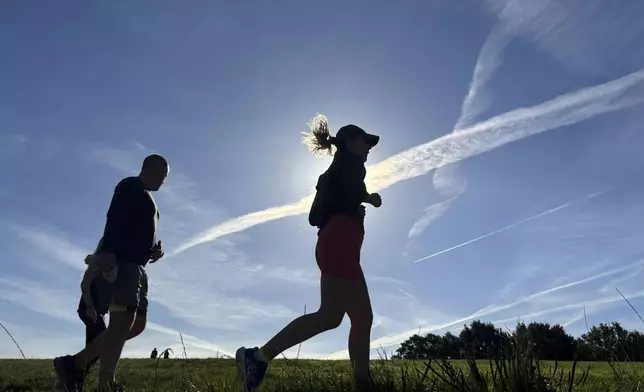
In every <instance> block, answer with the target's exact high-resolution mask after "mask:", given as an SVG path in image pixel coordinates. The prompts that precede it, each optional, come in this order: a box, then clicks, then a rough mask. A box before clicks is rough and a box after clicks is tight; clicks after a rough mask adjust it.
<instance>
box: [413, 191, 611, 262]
mask: <svg viewBox="0 0 644 392" xmlns="http://www.w3.org/2000/svg"><path fill="white" fill-rule="evenodd" d="M613 189H615V188H609V189H604V190H602V191H599V192H593V193H591V194H590V195H588V196H586V197H584V198H581V199H577V200H574V201H571V202H568V203H566V204H562V205H560V206H558V207H555V208H551V209H549V210H547V211H543V212H541V213H539V214H537V215H533V216H531V217H529V218H525V219H523V220H520V221H518V222H515V223H513V224H511V225H507V226H504V227H502V228H500V229H498V230H494V231H492V232H489V233H487V234H483V235H482V236H479V237H476V238H473V239H471V240H469V241H465V242H462V243H460V244H458V245H454V246H452V247H449V248H447V249H443V250H441V251H439V252H436V253H432V254H431V255H429V256H425V257H423V258H421V259H418V260H416V261H414V264H416V263H420V262H421V261H425V260H428V259H431V258H433V257H436V256H440V255H442V254H444V253H447V252H451V251H453V250H456V249H459V248H462V247H464V246H467V245H469V244H471V243H473V242H477V241H481V240H484V239H486V238H488V237H492V236H493V235H496V234H499V233H502V232H504V231H507V230H510V229H512V228H515V227H517V226H521V225H523V224H525V223H528V222H531V221H533V220H535V219H539V218H541V217H543V216H546V215H550V214H552V213H553V212H557V211H560V210H563V209H564V208H568V207H571V206H573V205H575V204H578V203H581V202H584V201H588V200H590V199H593V198H595V197H598V196H600V195H603V194H604V193H606V192H609V191H611V190H613Z"/></svg>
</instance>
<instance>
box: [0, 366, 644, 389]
mask: <svg viewBox="0 0 644 392" xmlns="http://www.w3.org/2000/svg"><path fill="white" fill-rule="evenodd" d="M449 363H450V364H451V365H453V366H454V368H456V369H457V370H458V369H463V370H465V371H466V372H467V369H468V366H467V363H466V362H465V361H451V362H449ZM477 366H478V367H479V369H481V371H482V372H483V373H485V374H489V370H490V364H489V362H487V361H478V362H477ZM553 366H554V363H550V362H544V363H542V365H541V367H542V369H544V370H543V373H548V374H551V373H552V368H553ZM425 368H426V365H425V364H424V363H423V362H422V361H400V360H399V361H374V363H373V372H374V378H375V379H376V381H377V384H378V390H383V391H427V390H430V391H431V390H436V391H457V390H458V391H481V390H482V389H481V388H480V387H479V388H476V387H474V386H465V385H463V386H460V387H458V388H456V389H454V388H450V387H449V385H448V384H446V383H445V382H444V381H442V382H441V380H440V379H439V377H438V376H437V375H436V374H434V373H433V372H432V371H431V370H430V371H429V372H428V375H427V376H426V377H423V374H424V373H425ZM433 368H434V370H436V371H438V372H443V373H442V374H444V371H442V370H441V369H440V363H436V364H435V365H433ZM588 368H589V372H588V377H587V380H586V382H585V383H584V385H580V386H578V387H575V388H574V389H573V390H574V391H589V392H590V391H592V392H600V391H644V364H639V363H638V364H618V365H616V369H617V374H616V373H615V372H614V371H613V368H612V367H611V366H610V365H609V364H607V363H601V362H592V363H578V364H577V372H576V377H575V378H576V379H577V380H579V379H581V377H582V372H583V370H585V369H588ZM558 369H559V370H558V374H559V373H560V372H561V371H562V370H563V372H562V373H561V374H562V375H563V380H564V383H563V384H565V385H566V388H558V387H557V388H555V389H554V390H562V391H563V390H568V382H567V376H568V372H569V371H570V370H571V369H572V363H560V364H558ZM118 374H119V379H120V381H121V382H123V384H125V386H126V388H127V390H128V391H141V392H143V391H202V392H206V391H212V392H214V391H218V392H222V391H241V388H240V386H239V383H238V382H237V380H236V374H235V367H234V363H233V361H232V360H229V359H204V360H200V359H176V360H174V359H168V360H159V361H156V360H148V359H130V360H127V359H126V360H123V361H122V362H121V364H120V366H119V373H118ZM557 378H558V377H557ZM446 379H447V380H448V381H449V380H450V377H449V376H447V377H446ZM452 379H453V377H452ZM89 380H90V381H89V383H88V387H89V388H87V390H88V391H92V390H93V388H92V387H93V386H94V384H95V381H96V380H95V372H94V373H93V374H92V375H91V376H90V379H89ZM452 381H453V380H452ZM434 383H436V384H434ZM54 384H55V379H54V376H53V373H52V366H51V361H49V360H0V391H52V390H53V389H54ZM640 384H642V385H640ZM555 385H556V383H555ZM497 386H498V385H497ZM432 388H433V389H432ZM514 388H516V387H514ZM522 389H523V388H522ZM350 390H352V389H351V384H350V378H349V364H348V362H346V361H308V360H300V361H285V360H276V361H274V362H273V364H271V368H270V369H269V375H268V377H267V379H266V382H265V384H264V385H263V386H262V388H261V389H260V391H267V392H269V391H271V392H273V391H275V392H276V391H287V392H288V391H320V392H322V391H338V392H339V391H350ZM488 390H495V391H497V390H503V391H511V390H513V389H507V388H503V389H493V388H488ZM528 390H529V391H541V390H544V391H545V390H547V389H540V388H530V389H528Z"/></svg>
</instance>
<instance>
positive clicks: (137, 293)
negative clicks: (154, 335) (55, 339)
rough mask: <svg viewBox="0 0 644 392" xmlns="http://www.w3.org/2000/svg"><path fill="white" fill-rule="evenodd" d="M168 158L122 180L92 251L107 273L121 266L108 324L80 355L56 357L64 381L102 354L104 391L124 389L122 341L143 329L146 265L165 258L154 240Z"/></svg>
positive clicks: (78, 379) (156, 158)
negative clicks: (98, 242) (156, 193)
mask: <svg viewBox="0 0 644 392" xmlns="http://www.w3.org/2000/svg"><path fill="white" fill-rule="evenodd" d="M168 172H169V165H168V162H167V161H166V160H165V158H163V157H162V156H160V155H156V154H154V155H150V156H148V157H146V158H145V160H144V161H143V165H142V168H141V172H140V173H139V175H138V176H136V177H128V178H125V179H123V180H121V181H120V182H119V184H118V185H117V186H116V189H115V190H114V195H113V196H112V202H111V203H110V207H109V210H108V212H107V221H106V224H105V230H104V233H103V242H102V244H101V246H100V249H98V252H96V254H95V255H93V257H92V259H93V261H92V263H95V264H96V265H97V266H98V267H99V269H100V270H101V271H102V272H104V273H109V272H111V271H113V269H114V267H117V268H118V270H117V272H116V276H115V280H114V283H113V285H112V289H113V291H112V296H111V301H110V304H109V313H110V322H109V325H108V326H107V329H106V330H105V331H104V332H102V333H101V334H100V335H99V336H98V337H97V338H96V339H94V340H93V341H92V342H90V343H89V344H88V345H87V347H86V348H85V349H83V350H81V351H80V352H78V353H77V354H76V355H73V356H71V355H67V356H64V357H58V358H56V359H54V368H55V370H56V374H57V376H58V379H59V383H60V384H62V385H69V384H70V383H82V380H83V378H84V370H85V369H86V367H87V364H88V363H90V362H92V361H94V360H95V359H96V358H100V360H101V361H100V365H101V371H100V375H99V388H100V389H101V390H107V391H112V390H122V387H121V386H120V385H119V384H118V383H117V382H116V380H115V379H114V375H115V372H116V367H117V365H118V361H119V358H120V356H121V352H122V351H123V345H124V344H125V341H126V340H127V339H128V338H129V337H131V336H132V335H134V336H136V335H138V334H140V333H141V332H142V331H143V330H144V329H145V324H146V319H147V317H146V316H147V309H148V298H147V294H148V278H147V274H146V272H145V266H146V265H147V264H148V262H155V261H157V260H159V259H160V258H161V257H163V249H162V246H161V242H160V241H157V240H156V228H157V223H158V219H159V211H158V209H157V206H156V203H155V201H154V198H153V197H152V192H154V191H157V190H159V188H160V187H161V185H163V183H164V181H165V179H166V177H167V176H168Z"/></svg>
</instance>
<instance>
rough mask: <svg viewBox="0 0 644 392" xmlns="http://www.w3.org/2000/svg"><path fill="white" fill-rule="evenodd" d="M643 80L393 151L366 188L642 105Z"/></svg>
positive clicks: (237, 221) (307, 201)
mask: <svg viewBox="0 0 644 392" xmlns="http://www.w3.org/2000/svg"><path fill="white" fill-rule="evenodd" d="M642 80H644V69H640V70H638V71H636V72H633V73H631V74H628V75H626V76H623V77H621V78H619V79H615V80H612V81H610V82H606V83H603V84H599V85H596V86H593V87H587V88H583V89H580V90H577V91H575V92H571V93H567V94H563V95H560V96H558V97H556V98H554V99H551V100H549V101H546V102H544V103H541V104H539V105H535V106H531V107H527V108H520V109H516V110H512V111H510V112H506V113H504V114H501V115H498V116H495V117H493V118H490V119H488V120H486V121H482V122H479V123H477V124H475V125H472V126H470V127H468V128H466V129H463V130H461V132H458V133H452V134H449V135H446V136H443V137H440V138H438V139H435V140H432V141H430V142H428V143H425V144H421V145H418V146H416V147H413V148H411V149H409V150H406V151H403V152H401V153H399V154H396V155H394V156H392V157H390V158H388V159H386V160H384V161H382V162H380V163H377V164H375V165H372V166H369V167H368V170H367V179H366V183H367V187H368V189H369V190H370V191H372V192H377V191H380V190H383V189H386V188H388V187H390V186H392V185H394V184H396V183H398V182H400V181H404V180H408V179H411V178H414V177H418V176H422V175H424V174H426V173H427V172H429V171H431V170H434V169H436V168H440V167H443V166H445V165H448V164H451V163H454V162H459V161H461V160H464V159H467V158H470V157H472V156H475V155H478V154H481V153H484V152H488V151H491V150H494V149H496V148H498V147H501V146H503V145H506V144H508V143H512V142H515V141H518V140H521V139H524V138H527V137H529V136H532V135H536V134H539V133H542V132H547V131H550V130H553V129H557V128H560V127H563V126H566V125H571V124H575V123H577V122H580V121H583V120H587V119H589V118H592V117H594V116H598V115H601V114H605V113H610V112H613V111H616V110H621V109H625V108H628V107H632V106H634V105H639V104H641V103H642V102H643V101H642V97H635V98H634V97H629V96H628V92H629V89H631V88H632V87H634V86H637V85H638V84H640V83H641V82H642ZM312 200H313V195H309V196H307V197H305V198H303V199H302V200H300V201H298V202H295V203H292V204H287V205H283V206H278V207H272V208H268V209H265V210H262V211H256V212H252V213H250V214H246V215H243V216H240V217H237V218H233V219H230V220H227V221H225V222H223V223H220V224H217V225H215V226H213V227H212V228H210V229H208V230H205V231H204V232H202V233H199V234H198V235H196V236H194V237H193V238H190V239H189V240H187V241H185V242H183V243H181V244H180V245H179V246H178V247H177V248H176V249H175V250H174V252H173V253H174V254H177V253H180V252H183V251H185V250H187V249H189V248H192V247H194V246H197V245H200V244H203V243H206V242H210V241H214V240H216V239H217V238H220V237H222V236H225V235H227V234H231V233H235V232H239V231H243V230H245V229H248V228H249V227H253V226H256V225H259V224H262V223H266V222H269V221H272V220H275V219H281V218H285V217H288V216H294V215H299V214H304V213H306V212H307V211H308V209H309V207H310V205H311V202H312Z"/></svg>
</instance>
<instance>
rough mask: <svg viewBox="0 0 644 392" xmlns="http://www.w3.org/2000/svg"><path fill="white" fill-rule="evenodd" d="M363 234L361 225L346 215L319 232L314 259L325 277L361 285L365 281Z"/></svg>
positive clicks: (336, 217) (334, 216)
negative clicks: (361, 257) (346, 280)
mask: <svg viewBox="0 0 644 392" xmlns="http://www.w3.org/2000/svg"><path fill="white" fill-rule="evenodd" d="M363 239H364V230H363V228H362V226H361V225H360V223H359V222H358V221H356V220H355V219H352V218H349V217H348V216H346V215H339V214H338V215H333V216H332V217H331V219H330V220H329V222H327V224H326V225H325V226H324V227H323V228H322V230H320V233H319V235H318V242H317V246H316V247H315V259H316V260H317V263H318V267H320V271H321V272H322V275H329V276H335V277H339V278H345V279H349V280H352V281H356V282H359V281H361V280H363V279H364V274H363V272H362V267H361V266H360V250H361V249H362V241H363Z"/></svg>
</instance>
